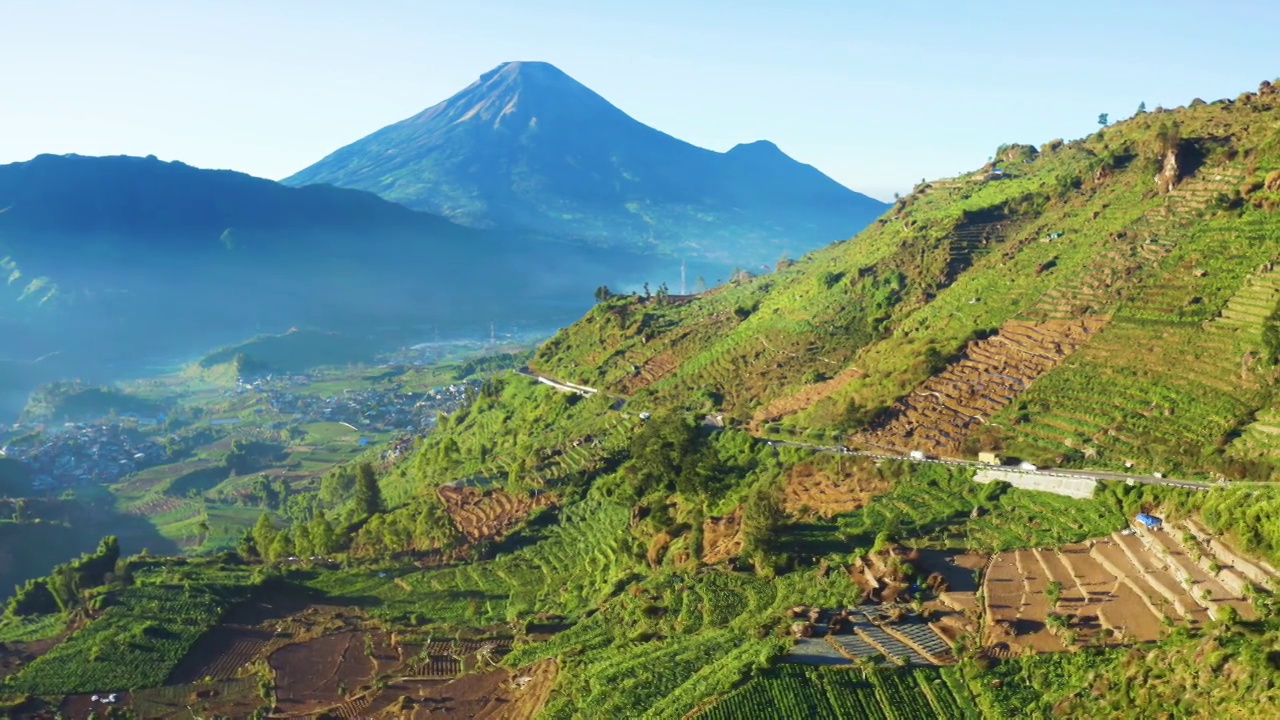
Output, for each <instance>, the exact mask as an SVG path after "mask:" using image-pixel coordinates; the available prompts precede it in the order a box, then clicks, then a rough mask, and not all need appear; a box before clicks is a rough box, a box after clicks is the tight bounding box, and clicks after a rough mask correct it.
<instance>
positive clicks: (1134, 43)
mask: <svg viewBox="0 0 1280 720" xmlns="http://www.w3.org/2000/svg"><path fill="white" fill-rule="evenodd" d="M866 5H867V3H860V2H847V1H846V2H818V1H816V0H815V1H805V0H793V1H792V2H790V3H787V4H784V3H781V2H777V1H776V0H775V1H773V2H757V1H755V0H735V1H733V2H726V1H721V0H701V1H696V2H690V1H688V0H685V1H679V2H673V1H668V0H648V1H647V2H644V3H625V4H624V3H620V2H617V3H616V2H602V1H601V0H593V1H591V2H587V1H581V2H578V1H561V0H543V2H539V3H529V2H514V1H511V0H487V1H486V2H474V3H469V2H457V1H456V0H455V1H454V2H448V3H443V2H437V1H436V0H417V1H411V0H369V1H367V2H359V3H357V2H354V1H346V0H344V1H339V0H309V1H305V2H304V1H301V0H218V1H217V2H211V1H207V0H177V1H175V0H165V1H157V0H117V1H116V2H111V3H105V2H90V1H87V0H5V2H4V8H3V10H4V12H3V16H2V17H0V82H3V85H2V86H0V87H2V90H0V98H3V101H2V103H0V108H2V110H0V162H11V161H18V160H27V159H30V158H31V157H33V156H35V155H37V154H39V153H42V152H53V153H68V152H77V153H81V154H86V155H105V154H121V153H124V154H133V155H146V154H154V155H157V156H159V157H161V158H163V159H166V160H182V161H184V162H187V163H189V164H192V165H197V166H201V167H214V168H233V169H237V170H242V171H244V172H248V173H252V174H255V175H260V176H263V177H269V178H280V177H284V176H286V175H288V174H290V173H292V172H294V171H296V170H299V169H301V168H302V167H304V166H306V165H308V164H310V163H311V162H314V161H315V160H318V159H319V158H320V157H322V156H324V155H326V154H327V153H329V152H330V151H332V150H334V149H336V148H338V147H339V146H341V145H345V144H347V143H349V142H351V141H353V140H356V139H357V138H359V137H362V136H364V135H366V134H368V133H370V132H372V131H374V130H376V129H378V128H379V127H382V126H384V125H387V124H389V123H391V122H394V121H396V120H399V119H402V118H404V117H407V116H409V115H412V114H414V113H416V112H417V111H419V110H421V109H423V108H425V107H427V106H429V105H432V104H434V103H436V102H439V101H441V100H443V99H445V98H446V97H448V96H449V95H451V94H453V93H454V92H456V91H458V90H460V89H462V88H463V87H465V86H466V85H467V84H469V83H470V82H472V81H473V80H474V79H475V78H476V77H478V76H479V75H480V74H481V73H482V72H484V71H486V70H488V69H490V68H492V67H493V66H495V65H498V64H499V63H501V62H504V61H507V60H545V61H548V62H551V63H554V64H556V65H557V66H559V67H560V68H561V69H562V70H564V71H565V72H567V73H569V74H570V75H572V76H574V77H575V78H577V79H578V80H580V81H581V82H583V83H585V84H586V85H588V86H589V87H591V88H592V89H594V90H595V91H597V92H599V93H600V94H601V95H603V96H604V97H606V98H607V99H609V100H610V101H612V102H613V103H614V104H615V105H617V106H618V107H620V108H621V109H623V110H624V111H626V112H628V113H629V114H631V115H632V116H633V117H635V118H636V119H638V120H640V121H642V122H645V123H647V124H649V125H652V126H654V127H657V128H659V129H661V130H663V131H665V132H668V133H670V134H672V135H675V136H676V137H679V138H682V139H684V140H687V141H689V142H692V143H694V144H697V145H701V146H704V147H708V148H712V149H716V150H727V149H728V148H730V147H732V146H733V145H735V144H737V143H739V142H749V141H752V140H757V139H762V138H763V139H769V140H772V141H774V142H776V143H777V144H778V145H779V146H780V147H781V148H782V149H783V150H784V151H786V152H787V153H788V154H790V155H792V156H793V157H795V158H797V159H799V160H801V161H803V162H807V163H811V164H813V165H815V166H817V167H818V168H819V169H821V170H823V171H824V172H826V173H827V174H828V175H831V176H832V177H834V178H835V179H837V180H839V181H840V182H842V183H844V184H846V185H849V186H850V187H853V188H855V189H858V190H861V191H863V192H867V193H869V194H873V195H876V196H879V197H889V196H891V195H892V193H893V192H894V191H905V190H908V189H909V188H910V186H911V185H912V184H913V183H914V182H915V181H918V180H920V179H921V178H923V177H928V178H935V177H942V176H947V175H952V174H955V173H957V172H961V171H964V170H968V169H972V168H973V167H975V166H977V165H980V164H981V163H983V162H985V161H986V159H987V157H988V156H989V155H991V153H992V152H993V151H994V149H995V148H996V146H998V145H999V144H1001V143H1003V142H1031V143H1036V144H1039V143H1042V142H1044V141H1046V140H1049V139H1051V138H1054V137H1064V138H1073V137H1080V136H1082V135H1085V134H1087V133H1088V132H1091V131H1092V130H1093V129H1095V128H1096V125H1095V122H1096V118H1097V116H1098V113H1100V112H1108V113H1110V114H1111V116H1112V118H1113V119H1119V118H1121V117H1125V116H1128V115H1129V114H1131V113H1132V112H1133V110H1134V109H1135V108H1136V107H1137V105H1138V103H1139V102H1140V101H1146V103H1147V105H1148V106H1149V107H1155V106H1156V105H1161V104H1162V105H1165V106H1166V107H1174V106H1177V105H1182V104H1185V103H1187V102H1189V101H1190V100H1191V99H1192V98H1194V97H1201V98H1203V99H1205V100H1213V99H1216V98H1219V97H1235V96H1236V95H1238V94H1239V93H1240V92H1242V91H1244V90H1252V89H1255V88H1256V87H1257V85H1258V82H1259V81H1260V80H1262V79H1264V78H1266V79H1270V78H1275V77H1276V76H1278V75H1280V49H1277V46H1276V44H1275V42H1274V28H1275V27H1280V3H1273V2H1271V1H1270V0H1253V1H1252V2H1243V1H1234V2H1232V1H1228V0H1219V1H1217V2H1214V3H1209V2H1207V1H1206V2H1184V1H1180V0H1165V1H1164V2H1129V1H1126V2H1118V1H1117V0H1110V1H1109V2H1095V1H1094V0H1084V1H1077V2H1073V3H1070V4H1067V3H1031V2H1002V1H984V2H963V1H960V0H957V1H955V2H923V1H919V0H918V1H917V2H910V3H907V2H890V3H878V4H876V6H875V7H865V6H866Z"/></svg>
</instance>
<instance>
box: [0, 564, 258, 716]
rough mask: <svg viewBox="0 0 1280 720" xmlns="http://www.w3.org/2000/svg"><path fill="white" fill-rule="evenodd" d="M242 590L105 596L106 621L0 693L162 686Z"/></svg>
mask: <svg viewBox="0 0 1280 720" xmlns="http://www.w3.org/2000/svg"><path fill="white" fill-rule="evenodd" d="M243 593H244V590H243V589H241V588H236V587H234V586H230V587H219V586H201V585H169V584H140V585H138V586H135V587H130V588H125V589H123V590H119V591H116V592H115V593H112V594H111V595H109V596H108V597H107V599H108V603H109V605H108V607H107V608H106V609H105V610H104V611H103V614H102V617H101V618H100V619H98V620H97V621H95V622H93V623H90V624H89V625H88V626H86V627H85V628H84V629H82V630H80V631H78V632H76V633H74V634H72V635H71V637H70V638H68V639H67V640H66V641H64V642H62V643H61V644H59V645H58V646H57V647H56V648H54V649H53V650H52V651H50V652H49V653H48V654H45V655H42V656H41V657H39V658H37V659H36V660H35V661H33V662H32V663H31V664H30V665H28V666H27V667H26V668H25V669H24V670H23V671H22V672H20V673H19V674H18V675H16V676H14V677H11V678H9V679H7V680H6V681H5V683H4V684H3V685H0V688H3V689H4V690H6V691H8V692H18V693H34V694H61V693H71V692H78V693H83V692H114V691H121V690H133V689H135V688H145V687H155V686H158V685H162V684H164V681H165V678H166V677H168V675H169V672H170V671H171V670H172V669H173V668H174V666H176V665H177V664H178V662H179V661H180V660H182V658H183V657H184V656H185V655H186V653H187V650H188V649H190V647H191V645H192V644H193V643H194V642H195V641H196V640H197V639H198V638H199V637H200V636H201V635H202V634H203V633H204V632H205V631H206V630H208V629H209V628H211V627H212V626H213V625H214V624H215V623H216V622H217V621H218V619H219V618H220V617H221V616H222V613H223V612H224V611H225V610H226V608H227V607H229V606H230V605H231V604H232V603H234V602H235V601H236V600H238V599H240V598H241V597H243Z"/></svg>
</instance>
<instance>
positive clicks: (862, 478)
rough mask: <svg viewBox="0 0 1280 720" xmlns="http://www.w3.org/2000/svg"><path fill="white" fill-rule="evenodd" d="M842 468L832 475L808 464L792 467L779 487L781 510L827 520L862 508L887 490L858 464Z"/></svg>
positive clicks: (876, 477)
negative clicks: (826, 518) (816, 516)
mask: <svg viewBox="0 0 1280 720" xmlns="http://www.w3.org/2000/svg"><path fill="white" fill-rule="evenodd" d="M842 469H843V472H840V473H833V472H830V471H828V470H823V469H820V468H817V467H815V466H813V465H810V464H808V463H800V464H798V465H795V466H793V467H792V468H791V469H790V470H789V471H788V472H787V480H786V484H785V485H784V486H783V488H782V506H783V509H785V510H786V511H787V512H788V513H790V514H792V515H796V516H806V515H809V514H810V513H814V514H817V515H821V516H822V517H828V518H829V517H832V516H834V515H839V514H840V513H846V512H849V511H851V510H855V509H857V508H859V507H862V506H863V505H865V504H866V503H867V502H868V501H869V500H870V499H871V498H872V497H874V496H875V495H877V494H879V493H881V492H884V491H885V490H887V489H888V484H887V483H885V482H884V481H883V480H881V479H880V477H879V476H878V475H876V474H875V473H873V472H863V471H862V466H861V465H860V464H859V463H857V462H850V463H849V464H848V465H847V466H843V468H842Z"/></svg>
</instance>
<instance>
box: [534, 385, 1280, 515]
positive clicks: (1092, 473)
mask: <svg viewBox="0 0 1280 720" xmlns="http://www.w3.org/2000/svg"><path fill="white" fill-rule="evenodd" d="M515 372H516V373H517V374H519V375H524V376H525V377H530V378H533V379H534V380H537V381H538V382H540V383H543V384H544V385H549V386H551V387H553V388H555V389H556V390H559V391H561V392H572V393H577V394H579V395H582V396H584V397H589V396H591V395H595V394H596V393H598V392H599V390H597V389H596V388H591V387H586V386H585V385H575V384H574V383H568V382H561V381H559V380H554V379H552V378H549V377H545V376H542V375H538V374H537V373H534V372H533V371H531V370H530V369H529V368H527V367H523V368H520V369H518V370H516V371H515ZM620 399H621V398H620ZM620 406H621V403H617V404H615V405H614V406H613V407H614V409H617V408H618V407H620ZM753 437H755V438H756V439H757V440H759V441H760V442H764V443H768V444H769V445H771V446H774V447H793V448H798V449H802V450H809V451H812V452H822V453H837V454H841V455H854V456H858V457H869V458H874V459H876V460H902V461H905V462H913V463H931V464H935V465H955V466H961V467H972V468H977V469H980V470H999V471H1000V472H1004V473H1018V474H1023V475H1028V476H1041V477H1064V478H1074V479H1077V480H1110V481H1121V482H1126V483H1137V484H1142V485H1164V486H1167V487H1180V488H1188V489H1190V490H1210V489H1212V488H1214V487H1217V486H1218V484H1216V483H1208V482H1198V481H1195V480H1183V479H1178V478H1161V477H1155V476H1154V475H1138V474H1134V473H1121V472H1112V471H1109V470H1067V469H1064V468H1047V469H1046V468H1036V469H1035V470H1030V469H1025V468H1021V467H1018V466H1016V465H992V464H990V463H982V462H975V461H973V460H963V459H960V458H944V457H929V456H924V457H921V456H919V455H916V456H914V457H913V456H912V455H909V454H908V455H900V454H897V453H888V452H876V451H873V450H853V449H851V448H847V447H843V446H834V445H814V444H809V443H800V442H795V441H792V440H774V439H770V438H764V437H760V436H758V435H757V436H753ZM1231 484H1233V485H1239V484H1244V483H1241V482H1234V481H1233V482H1232V483H1231ZM1247 484H1251V485H1275V484H1280V483H1262V482H1249V483H1247Z"/></svg>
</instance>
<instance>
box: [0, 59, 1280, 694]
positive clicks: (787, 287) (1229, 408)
mask: <svg viewBox="0 0 1280 720" xmlns="http://www.w3.org/2000/svg"><path fill="white" fill-rule="evenodd" d="M1278 138H1280V94H1277V93H1275V92H1273V90H1272V86H1271V85H1270V84H1269V83H1267V84H1264V85H1263V86H1262V88H1260V91H1259V92H1258V93H1246V94H1245V95H1242V96H1240V97H1239V98H1237V99H1235V100H1233V101H1230V102H1226V101H1222V102H1216V103H1212V104H1205V103H1199V102H1196V103H1193V104H1192V105H1191V106H1189V107H1186V108H1179V109H1177V110H1174V111H1160V110H1158V111H1155V112H1151V113H1146V114H1141V115H1138V116H1136V117H1134V118H1131V119H1129V120H1125V121H1123V122H1121V123H1118V124H1116V125H1114V126H1108V127H1105V128H1103V129H1102V130H1100V131H1099V132H1097V133H1095V134H1094V135H1092V136H1090V137H1088V138H1085V139H1082V140H1079V141H1073V142H1070V143H1062V142H1060V141H1054V142H1050V143H1047V144H1045V145H1044V146H1043V147H1042V148H1039V149H1036V148H1032V147H1030V146H1025V145H1010V146H1005V147H1002V148H1000V149H999V150H998V151H997V153H996V161H995V162H994V163H993V164H992V165H991V166H989V167H986V168H983V169H982V170H980V171H977V172H974V173H970V174H968V175H965V176H962V177H959V178H953V179H948V180H943V181H935V182H933V183H924V184H922V185H921V186H919V187H917V188H916V190H915V192H913V193H912V194H911V195H909V196H907V197H905V198H903V199H901V200H900V201H899V202H898V203H897V205H896V206H895V207H894V208H893V209H892V210H891V211H889V212H888V213H887V214H886V215H885V216H883V217H882V218H881V219H880V220H879V221H877V222H876V223H875V224H874V225H873V226H872V227H871V228H869V229H868V230H866V231H865V232H863V233H861V234H859V235H858V236H857V237H855V238H853V239H851V240H847V241H844V242H840V243H837V244H835V245H832V246H830V247H827V248H824V249H822V250H819V251H817V252H815V253H812V254H810V255H808V256H805V257H803V258H800V259H799V260H797V261H795V262H794V263H780V267H779V268H778V269H777V270H776V271H775V272H771V273H768V274H766V275H764V276H761V277H747V276H741V277H739V278H736V279H735V280H734V281H733V282H731V283H729V284H727V285H725V286H722V287H719V288H716V289H714V290H712V291H710V292H707V293H704V294H702V295H700V296H697V297H670V296H667V295H666V293H665V292H663V293H660V294H659V295H656V296H653V297H636V296H616V297H609V298H606V299H603V300H602V301H601V302H600V303H599V304H598V305H596V306H595V307H594V308H593V309H592V310H591V311H590V312H589V313H588V314H587V315H586V316H585V317H583V318H582V319H581V320H580V321H578V322H577V323H575V324H574V325H572V326H570V327H568V328H566V329H564V330H562V331H561V332H560V333H559V334H557V335H556V336H555V337H554V338H552V339H551V340H549V341H548V342H546V343H545V344H544V345H543V346H542V347H541V348H540V349H539V350H538V352H537V353H536V355H535V356H534V357H533V358H532V360H531V361H530V365H531V371H532V372H533V373H534V374H541V375H542V376H543V378H542V379H543V380H547V381H548V382H541V381H539V379H538V378H535V377H530V376H529V375H528V374H527V373H502V374H499V375H497V376H495V377H492V378H489V379H488V380H487V381H486V382H485V383H484V385H483V387H482V388H481V389H480V390H479V392H478V393H476V394H475V395H474V397H472V398H471V399H470V401H469V403H468V404H467V405H466V406H465V407H463V408H462V409H459V410H457V411H456V412H454V413H452V414H451V415H449V416H447V417H442V418H441V419H440V421H439V423H438V426H437V429H436V430H435V431H433V432H432V433H431V434H429V435H427V436H426V437H424V438H422V439H420V440H418V441H415V442H414V443H413V444H412V446H411V447H410V448H409V450H408V451H407V452H406V453H405V454H403V455H402V456H400V457H397V458H395V459H394V460H388V461H386V462H380V463H367V462H362V463H360V464H358V465H356V466H354V467H345V468H342V469H339V470H335V471H334V472H332V473H329V474H327V475H326V476H325V477H324V478H322V480H321V482H320V484H319V488H318V489H317V490H316V491H315V492H314V493H307V494H305V495H301V494H300V495H299V496H298V497H297V498H294V499H292V500H291V502H290V504H289V508H288V511H287V512H285V513H283V514H281V515H278V516H276V517H274V518H272V517H267V516H263V517H262V519H260V520H259V521H258V523H257V524H256V525H255V526H254V527H253V529H252V530H250V531H249V532H247V533H246V534H245V535H244V537H242V538H241V539H240V541H239V543H238V544H237V548H236V552H234V553H224V554H222V555H219V556H216V557H206V558H197V559H191V560H172V559H170V560H165V559H153V558H132V559H119V560H118V562H116V564H115V566H114V567H113V568H112V572H109V573H107V572H103V571H104V570H105V567H104V563H103V561H101V560H100V559H99V558H98V556H96V555H95V556H88V555H86V556H85V557H83V558H82V559H80V560H78V561H74V562H72V563H68V564H67V565H65V566H60V568H59V569H58V570H56V571H55V572H54V573H53V574H52V575H51V576H50V577H49V578H47V579H45V580H41V581H31V582H28V583H27V584H25V585H24V587H23V588H20V589H19V591H18V592H17V593H15V596H14V599H13V600H11V601H10V603H9V608H8V609H7V611H6V614H5V616H4V618H3V619H0V642H4V643H6V645H4V646H0V678H3V680H0V700H3V701H4V702H7V703H9V706H8V707H9V708H12V709H14V711H15V712H35V711H39V710H52V709H54V708H59V709H61V710H63V711H64V712H69V711H71V710H74V709H76V708H80V707H85V705H78V704H77V703H84V702H86V698H85V693H88V692H90V691H93V692H103V691H123V690H131V691H133V692H131V693H130V696H129V697H128V699H127V706H128V707H129V708H130V710H131V711H132V712H135V713H136V714H138V715H139V716H142V717H166V716H177V715H181V714H183V713H203V714H209V715H213V714H221V715H231V716H249V715H251V714H254V713H256V715H257V716H258V717H263V716H268V715H270V716H286V715H287V716H304V715H311V716H319V717H325V716H329V717H380V718H393V717H429V716H431V715H432V714H434V713H437V712H439V713H441V714H443V715H445V716H448V715H449V714H453V715H463V714H467V715H472V716H486V713H487V714H489V715H488V716H496V715H501V716H507V717H539V718H604V717H607V718H615V717H617V718H624V717H625V718H632V717H635V718H673V719H676V718H692V717H706V718H737V717H770V718H788V719H789V718H815V717H821V718H827V717H834V718H902V719H915V718H937V717H947V718H953V717H954V718H1010V717H1026V718H1047V717H1078V718H1100V717H1102V718H1130V717H1170V718H1175V717H1176V718H1182V717H1242V716H1257V717H1270V716H1273V715H1275V714H1277V710H1280V663H1278V662H1277V658H1280V614H1278V613H1277V610H1278V609H1280V597H1277V593H1280V571H1278V570H1277V569H1276V567H1277V566H1278V565H1280V523H1278V522H1277V520H1276V512H1275V511H1276V509H1277V507H1280V489H1278V488H1280V485H1275V484H1270V482H1268V481H1269V480H1270V479H1271V478H1272V477H1273V474H1274V472H1275V468H1276V467H1277V464H1276V458H1277V457H1280V455H1277V454H1276V453H1277V452H1280V444H1277V442H1276V440H1275V438H1276V436H1277V435H1280V430H1278V429H1277V428H1280V419H1277V418H1278V417H1280V415H1278V413H1280V408H1275V407H1273V401H1272V398H1273V394H1272V388H1273V387H1274V384H1275V379H1276V372H1275V368H1276V363H1277V355H1278V353H1280V325H1277V324H1276V323H1277V321H1276V318H1277V317H1280V313H1278V312H1277V309H1276V308H1277V301H1280V292H1278V291H1277V288H1280V285H1276V284H1275V282H1274V279H1275V277H1276V276H1275V275H1274V273H1275V272H1276V270H1275V268H1274V266H1273V263H1274V262H1275V260H1276V259H1277V257H1278V256H1280V216H1277V215H1276V214H1275V210H1276V208H1277V207H1280V140H1278ZM997 170H998V171H999V172H997ZM601 294H602V295H603V294H604V293H601ZM553 381H560V382H561V383H563V382H569V383H576V384H579V385H581V386H585V389H584V388H579V389H578V390H577V391H571V390H572V388H567V387H565V386H561V387H554V386H553ZM592 388H595V389H598V390H599V392H592V391H591V389H592ZM836 445H847V446H848V448H846V450H848V449H849V448H852V449H853V450H855V451H856V450H858V449H859V448H864V449H867V450H869V451H874V454H859V453H858V452H848V451H841V450H840V449H838V448H837V447H835V446H836ZM915 450H918V451H921V452H923V453H925V454H926V455H928V456H931V457H926V458H921V457H919V456H915V457H911V456H909V455H908V452H909V451H915ZM980 452H983V453H984V454H985V452H998V453H999V454H1000V455H1002V456H1004V457H1005V458H1006V459H1012V460H1028V461H1031V462H1033V463H1034V464H1036V465H1040V466H1045V465H1049V466H1064V465H1065V466H1078V467H1081V468H1090V469H1092V470H1096V471H1104V470H1108V469H1110V470H1116V471H1124V472H1127V473H1128V474H1127V475H1124V474H1116V475H1114V476H1108V479H1102V480H1098V481H1097V482H1096V483H1095V482H1094V480H1093V479H1089V480H1088V481H1087V482H1088V483H1089V488H1088V492H1087V493H1084V494H1083V495H1081V494H1078V493H1077V494H1073V492H1075V491H1074V490H1071V488H1070V487H1068V488H1067V490H1066V491H1064V489H1063V484H1064V483H1069V482H1071V481H1075V482H1083V480H1082V479H1081V478H1080V477H1079V476H1071V475H1064V474H1062V473H1061V472H1060V470H1061V467H1050V468H1049V469H1048V471H1046V469H1045V468H1044V467H1041V468H1039V469H1030V470H1028V469H1025V468H1023V469H1021V470H1020V469H1019V468H1018V467H1015V465H1016V463H1014V462H1009V463H1007V464H1006V465H1005V466H1004V467H1000V468H997V467H995V466H994V465H992V464H991V459H990V458H989V457H986V458H985V460H986V462H984V463H977V462H964V460H968V459H972V458H975V457H977V455H978V453H980ZM1157 472H1158V473H1161V474H1162V475H1168V476H1169V477H1168V478H1164V477H1160V478H1157V477H1153V475H1152V473H1157ZM1019 473H1021V474H1019ZM1211 479H1212V480H1220V482H1205V481H1208V480H1211ZM1197 481H1199V482H1197ZM1037 483H1038V484H1037ZM1016 484H1022V485H1028V486H1029V487H1027V488H1023V487H1015V486H1014V485H1016ZM1033 488H1034V489H1033ZM1139 513H1144V515H1143V516H1142V519H1141V520H1139V519H1138V518H1137V517H1136V516H1138V514H1139ZM1147 515H1151V516H1153V517H1147ZM111 546H112V544H111V543H106V544H104V546H103V547H111ZM99 552H100V553H101V552H102V551H101V550H100V551H99ZM180 587H181V588H183V589H182V590H181V591H179V590H178V588H180ZM179 603H181V604H179ZM142 617H149V618H150V617H154V618H155V619H154V620H147V621H146V622H145V623H143V624H142V625H140V628H141V629H138V630H136V631H134V632H133V634H132V635H125V637H126V642H127V644H128V648H127V652H126V653H125V654H124V657H125V658H126V660H127V662H126V663H120V664H118V665H111V664H110V662H109V659H107V658H105V657H104V655H103V652H104V651H103V647H104V645H103V641H102V638H104V637H107V636H109V635H112V636H114V635H113V634H114V633H124V630H123V628H126V627H129V626H130V623H135V624H136V623H139V622H140V620H139V618H142ZM42 640H43V641H44V643H45V644H43V645H42V644H41V642H42ZM50 641H53V642H50ZM50 645H52V646H53V649H50V647H49V646H50ZM148 654H151V655H153V656H154V659H155V662H154V663H152V664H147V663H145V662H143V661H142V660H143V659H144V658H145V657H147V655H148ZM166 673H167V674H166ZM162 674H164V675H165V676H164V677H163V678H161V675H162ZM108 681H109V683H110V687H104V686H102V684H103V683H107V682H108ZM77 693H80V694H77ZM3 709H6V708H5V706H4V705H0V710H3ZM166 713H168V714H166Z"/></svg>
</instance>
